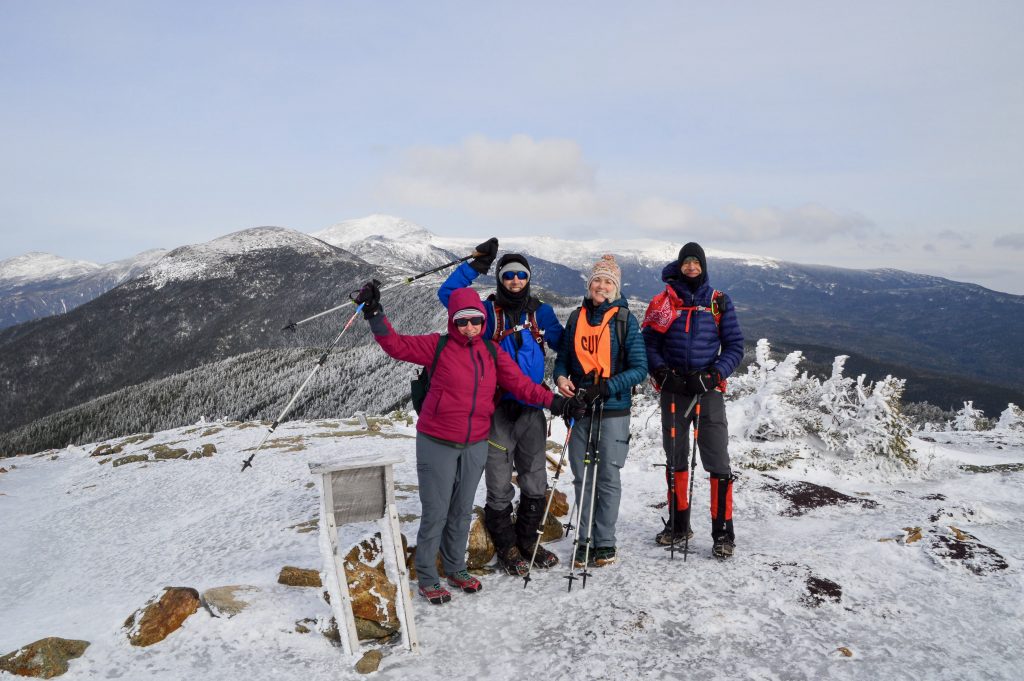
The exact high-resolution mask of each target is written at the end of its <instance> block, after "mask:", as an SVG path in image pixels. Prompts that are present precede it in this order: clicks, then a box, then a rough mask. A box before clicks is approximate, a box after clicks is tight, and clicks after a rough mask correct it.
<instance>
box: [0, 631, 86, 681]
mask: <svg viewBox="0 0 1024 681" xmlns="http://www.w3.org/2000/svg"><path fill="white" fill-rule="evenodd" d="M88 647H89V642H88V641H75V640H70V639H66V638H57V637H55V636H51V637H50V638H43V639H40V640H38V641H36V642H34V643H29V644H28V645H27V646H25V647H23V648H20V649H18V650H15V651H14V652H12V653H8V654H7V655H4V656H3V657H0V670H2V671H5V672H8V673H10V674H15V675H17V676H32V677H35V678H37V679H52V678H53V677H55V676H60V675H61V674H63V673H64V672H66V671H67V670H68V662H69V661H70V660H74V659H75V658H78V657H81V656H82V654H83V653H84V652H85V649H86V648H88Z"/></svg>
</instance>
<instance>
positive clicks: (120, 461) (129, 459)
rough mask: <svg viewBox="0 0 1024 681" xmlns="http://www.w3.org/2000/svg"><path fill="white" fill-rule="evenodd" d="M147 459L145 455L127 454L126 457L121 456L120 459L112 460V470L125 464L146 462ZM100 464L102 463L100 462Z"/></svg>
mask: <svg viewBox="0 0 1024 681" xmlns="http://www.w3.org/2000/svg"><path fill="white" fill-rule="evenodd" d="M147 460H149V457H148V456H146V455H145V454H129V455H128V456H122V457H121V458H120V459H114V464H113V465H114V468H117V467H118V466H123V465H125V464H126V463H137V462H139V461H147ZM101 463H102V462H101Z"/></svg>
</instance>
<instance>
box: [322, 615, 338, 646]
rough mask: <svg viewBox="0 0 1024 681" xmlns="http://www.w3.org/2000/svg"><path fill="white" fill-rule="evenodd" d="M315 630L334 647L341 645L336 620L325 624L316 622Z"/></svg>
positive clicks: (332, 619) (333, 619)
mask: <svg viewBox="0 0 1024 681" xmlns="http://www.w3.org/2000/svg"><path fill="white" fill-rule="evenodd" d="M317 629H318V630H319V631H320V633H321V634H323V635H324V638H326V639H327V640H328V641H330V642H331V643H333V644H334V645H336V646H340V645H341V630H339V629H338V620H337V619H335V618H334V617H331V619H329V620H327V621H326V622H318V623H317Z"/></svg>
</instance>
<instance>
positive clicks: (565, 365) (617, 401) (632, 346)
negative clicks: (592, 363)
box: [553, 298, 647, 411]
mask: <svg viewBox="0 0 1024 681" xmlns="http://www.w3.org/2000/svg"><path fill="white" fill-rule="evenodd" d="M612 307H624V308H626V309H629V304H628V303H627V302H626V299H625V298H619V299H618V300H615V301H605V302H604V303H602V304H601V305H600V306H598V307H597V308H596V309H594V310H593V311H590V309H589V308H588V307H587V306H586V305H584V306H583V308H582V309H581V310H580V314H587V321H589V322H590V323H591V324H594V325H596V324H600V323H601V320H602V319H603V318H604V315H605V313H606V312H607V311H608V310H609V309H611V308H612ZM608 326H609V327H610V329H611V354H612V376H611V378H609V379H608V390H609V391H610V393H611V394H610V395H609V396H608V399H607V400H606V401H605V403H604V408H605V410H606V411H619V410H625V411H628V410H629V408H630V407H631V406H632V404H633V395H632V387H633V386H634V385H636V384H637V383H640V382H641V381H643V380H644V378H646V377H647V354H646V353H645V352H644V342H643V338H642V337H641V335H640V323H639V322H638V321H637V320H636V317H634V316H633V314H632V313H630V315H629V317H628V318H627V320H626V338H625V343H626V353H625V358H624V359H625V366H619V363H620V361H621V360H622V359H623V358H622V356H621V354H622V353H621V351H620V346H621V343H622V342H623V339H621V338H619V329H618V322H617V321H616V319H615V317H612V318H611V320H610V321H609V322H608ZM575 335H576V327H575V325H570V326H567V327H566V328H565V334H564V335H563V336H562V340H563V342H562V345H561V346H560V347H559V348H558V357H557V358H556V359H555V369H554V372H553V374H554V376H555V380H557V379H558V377H559V376H567V377H569V378H570V379H571V380H572V382H573V383H575V384H576V386H577V387H580V379H581V377H582V374H583V366H582V365H581V364H580V361H579V360H578V359H577V358H576V352H575V349H574V348H573V338H574V337H575Z"/></svg>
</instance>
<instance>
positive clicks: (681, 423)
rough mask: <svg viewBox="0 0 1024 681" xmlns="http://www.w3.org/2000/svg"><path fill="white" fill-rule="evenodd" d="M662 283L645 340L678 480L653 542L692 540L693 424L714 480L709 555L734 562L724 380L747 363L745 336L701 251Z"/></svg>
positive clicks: (676, 265) (692, 247)
mask: <svg viewBox="0 0 1024 681" xmlns="http://www.w3.org/2000/svg"><path fill="white" fill-rule="evenodd" d="M661 278H662V281H664V282H665V283H666V286H665V290H664V291H663V292H662V293H660V294H658V295H657V296H655V297H654V299H653V300H652V301H651V303H650V305H649V306H648V308H647V312H646V314H645V315H644V322H643V326H644V330H643V337H644V344H645V346H646V349H647V363H648V366H649V369H650V372H651V375H652V376H653V377H654V381H655V383H656V384H657V385H658V386H659V388H660V390H661V426H662V442H663V445H664V448H665V456H666V460H667V463H668V470H671V471H673V472H674V473H673V475H672V476H666V481H667V483H668V488H669V504H670V506H669V520H666V521H665V528H664V530H662V531H661V532H659V533H658V534H657V536H656V537H655V541H657V542H658V543H659V544H663V545H666V546H667V545H672V544H676V543H679V542H682V541H685V540H688V539H690V538H692V537H693V529H692V527H691V525H690V498H689V489H690V479H689V465H688V461H687V460H688V458H689V428H690V427H691V425H693V426H694V428H695V430H696V431H697V446H698V448H699V449H700V458H701V463H702V464H703V466H704V470H705V471H707V472H708V473H709V474H710V476H711V538H712V542H713V546H712V553H713V554H714V555H715V556H717V557H719V558H729V557H730V556H732V555H733V552H734V551H735V548H736V535H735V533H734V532H733V523H732V486H733V475H732V468H731V467H730V463H729V424H728V422H727V421H726V417H725V399H724V396H723V394H724V392H725V389H726V379H727V378H728V377H729V375H730V374H732V373H733V372H734V371H735V370H736V368H737V367H738V366H739V364H740V361H741V360H742V359H743V333H742V331H740V324H739V321H738V320H737V318H736V307H735V306H734V305H733V303H732V301H731V300H730V299H729V296H727V295H725V294H724V293H722V292H721V291H717V290H715V289H713V288H712V287H711V285H710V283H709V281H708V263H707V257H706V256H705V254H704V249H703V248H701V247H700V245H699V244H696V243H693V242H691V243H688V244H686V245H685V246H683V248H682V249H680V251H679V257H678V258H677V259H676V260H675V261H673V262H670V263H669V264H668V265H666V266H665V268H664V269H663V270H662V273H661ZM691 403H692V404H693V409H692V410H691V411H690V412H689V413H686V410H687V408H688V407H689V406H690V404H691ZM673 432H674V436H673ZM673 491H674V496H675V499H673V498H672V497H673Z"/></svg>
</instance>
